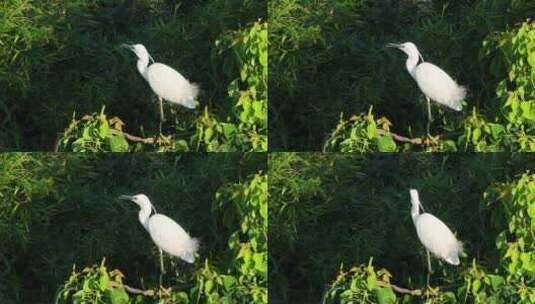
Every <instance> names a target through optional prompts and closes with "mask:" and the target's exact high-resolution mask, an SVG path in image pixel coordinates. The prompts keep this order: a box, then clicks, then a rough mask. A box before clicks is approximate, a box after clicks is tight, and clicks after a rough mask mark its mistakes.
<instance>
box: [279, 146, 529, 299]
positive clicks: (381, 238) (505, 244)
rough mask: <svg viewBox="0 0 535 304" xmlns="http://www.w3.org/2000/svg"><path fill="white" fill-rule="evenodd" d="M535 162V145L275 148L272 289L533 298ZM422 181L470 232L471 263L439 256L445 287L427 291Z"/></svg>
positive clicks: (368, 295)
mask: <svg viewBox="0 0 535 304" xmlns="http://www.w3.org/2000/svg"><path fill="white" fill-rule="evenodd" d="M534 163H535V155H529V154H524V155H511V154H504V153H499V154H492V155H491V154H479V155H477V154H476V155H475V154H450V155H439V154H430V155H424V154H398V155H391V154H341V153H337V154H332V153H331V154H319V153H316V154H310V153H308V154H307V153H297V154H292V153H276V154H273V155H271V156H270V157H269V170H270V171H269V172H270V179H269V188H270V191H269V193H270V206H269V211H270V222H269V233H270V265H269V267H270V280H269V288H270V298H271V299H273V301H274V302H278V301H282V302H286V303H313V302H316V303H318V302H321V299H322V298H323V301H324V302H325V303H340V302H341V303H393V302H394V300H396V301H397V302H399V303H422V300H423V299H422V298H425V297H426V298H427V299H428V300H429V302H428V303H465V302H466V303H474V302H475V303H529V301H528V299H529V298H530V297H531V299H533V297H535V290H534V289H533V286H534V283H535V282H534V281H533V280H534V276H533V270H534V268H533V265H534V264H533V262H534V257H535V242H534V240H533V231H534V226H533V225H534V224H533V223H535V217H534V216H535V214H534V212H533V211H534V209H533V208H534V199H535V177H534V176H533V173H529V171H527V170H529V169H532V168H533V164H534ZM410 188H416V189H418V190H419V192H420V198H421V200H422V204H423V205H424V207H425V210H426V211H427V212H430V213H432V214H434V215H436V216H437V217H438V218H440V219H441V220H443V221H444V222H445V223H446V224H447V225H448V226H449V227H450V228H451V229H452V231H453V232H454V233H455V234H456V235H457V236H458V238H459V239H460V240H461V241H463V242H464V248H465V254H464V255H463V256H462V257H461V265H460V266H459V267H454V266H450V265H448V264H444V263H442V262H439V261H438V259H436V258H433V259H432V263H433V268H434V270H435V273H434V274H433V275H432V277H431V286H432V287H434V288H433V289H426V277H427V276H426V275H427V263H426V255H425V250H424V249H423V247H422V245H421V244H420V242H419V240H418V238H417V236H416V232H415V229H414V226H413V223H412V220H411V218H410V212H409V211H410V201H409V194H408V190H409V189H410ZM390 284H394V285H396V286H397V287H401V288H405V289H407V290H409V291H411V292H412V293H413V294H412V295H411V294H403V293H399V292H398V291H397V290H394V289H393V288H391V287H390ZM436 287H439V288H441V289H439V290H436V289H435V288H436ZM506 299H510V300H512V302H510V301H509V300H506Z"/></svg>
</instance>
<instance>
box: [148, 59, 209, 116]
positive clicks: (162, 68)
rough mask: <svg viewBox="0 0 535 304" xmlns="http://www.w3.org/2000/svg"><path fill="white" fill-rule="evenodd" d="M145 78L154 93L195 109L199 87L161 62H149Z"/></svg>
mask: <svg viewBox="0 0 535 304" xmlns="http://www.w3.org/2000/svg"><path fill="white" fill-rule="evenodd" d="M146 79H147V81H148V82H149V85H150V87H151V88H152V90H153V91H154V93H156V95H158V96H160V97H161V98H163V99H165V100H167V101H170V102H172V103H176V104H179V105H181V106H184V107H186V108H188V109H195V108H196V107H197V106H198V105H199V103H198V102H197V100H196V98H197V95H198V94H199V87H198V86H197V85H196V84H193V83H190V82H189V81H188V80H187V79H186V78H184V76H182V75H181V74H180V73H179V72H177V71H175V70H174V69H173V68H171V67H169V66H167V65H165V64H163V63H153V64H151V65H150V66H149V67H148V68H147V78H146Z"/></svg>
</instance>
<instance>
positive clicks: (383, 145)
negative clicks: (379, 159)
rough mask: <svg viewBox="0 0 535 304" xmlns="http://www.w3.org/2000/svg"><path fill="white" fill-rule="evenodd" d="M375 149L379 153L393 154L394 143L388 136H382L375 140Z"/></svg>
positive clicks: (394, 149)
mask: <svg viewBox="0 0 535 304" xmlns="http://www.w3.org/2000/svg"><path fill="white" fill-rule="evenodd" d="M377 148H378V149H379V152H395V151H396V142H395V141H394V139H393V138H392V136H390V135H384V136H380V137H378V138H377Z"/></svg>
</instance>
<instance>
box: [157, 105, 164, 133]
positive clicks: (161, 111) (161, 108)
mask: <svg viewBox="0 0 535 304" xmlns="http://www.w3.org/2000/svg"><path fill="white" fill-rule="evenodd" d="M158 103H159V104H160V127H159V129H160V134H162V124H163V123H164V122H165V116H164V114H163V100H162V98H161V97H160V96H158Z"/></svg>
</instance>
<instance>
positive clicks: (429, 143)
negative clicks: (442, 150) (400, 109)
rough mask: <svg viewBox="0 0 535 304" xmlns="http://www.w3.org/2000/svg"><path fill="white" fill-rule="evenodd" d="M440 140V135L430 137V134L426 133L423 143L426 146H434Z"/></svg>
mask: <svg viewBox="0 0 535 304" xmlns="http://www.w3.org/2000/svg"><path fill="white" fill-rule="evenodd" d="M439 140H440V135H437V136H432V135H431V134H429V133H427V135H426V136H425V138H424V140H423V143H424V145H426V146H436V145H437V144H438V142H439Z"/></svg>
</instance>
